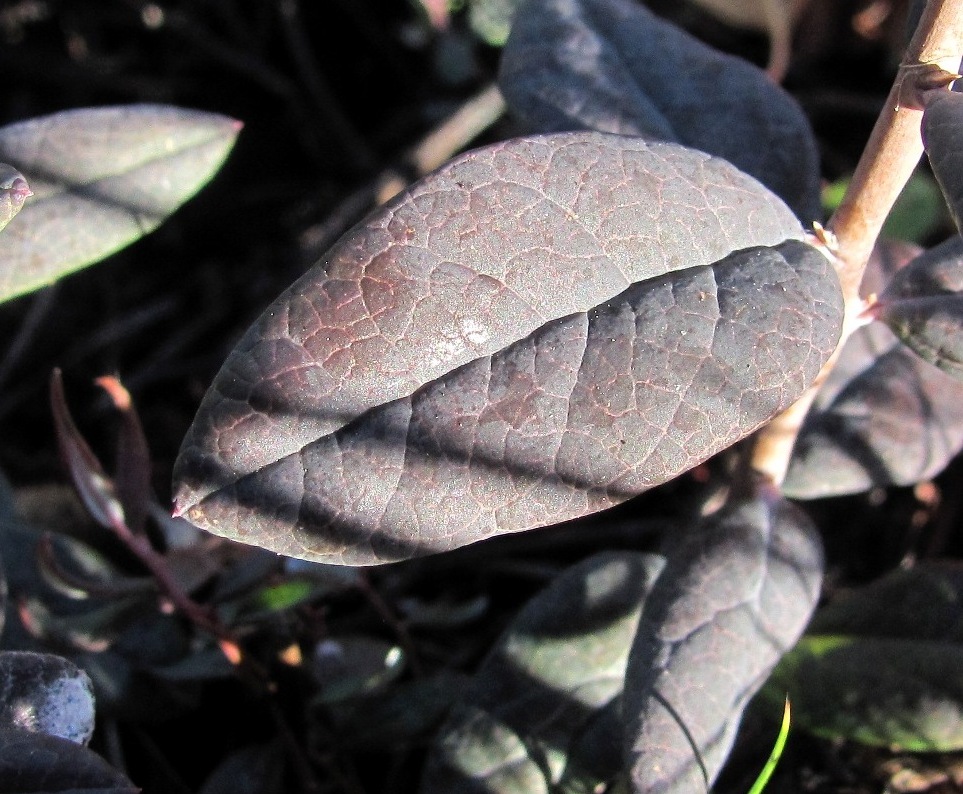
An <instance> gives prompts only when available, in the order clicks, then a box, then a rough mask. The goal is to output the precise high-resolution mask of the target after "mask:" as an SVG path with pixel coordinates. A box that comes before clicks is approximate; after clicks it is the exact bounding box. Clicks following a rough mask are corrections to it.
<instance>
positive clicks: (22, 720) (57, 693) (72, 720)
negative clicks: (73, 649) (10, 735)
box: [0, 651, 94, 744]
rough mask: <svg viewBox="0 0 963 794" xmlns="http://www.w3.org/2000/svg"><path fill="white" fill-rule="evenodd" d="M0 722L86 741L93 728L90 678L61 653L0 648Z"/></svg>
mask: <svg viewBox="0 0 963 794" xmlns="http://www.w3.org/2000/svg"><path fill="white" fill-rule="evenodd" d="M0 728H19V729H21V730H25V731H33V732H35V733H45V734H49V735H51V736H59V737H60V738H62V739H67V740H69V741H71V742H76V743H77V744H87V742H88V741H90V737H91V736H92V735H93V732H94V691H93V686H92V685H91V683H90V678H89V677H88V676H87V674H86V673H85V672H84V671H83V670H81V669H80V668H78V667H77V665H75V664H74V663H73V662H71V661H68V660H67V659H64V658H62V657H60V656H53V655H51V654H46V653H31V652H29V651H3V652H0Z"/></svg>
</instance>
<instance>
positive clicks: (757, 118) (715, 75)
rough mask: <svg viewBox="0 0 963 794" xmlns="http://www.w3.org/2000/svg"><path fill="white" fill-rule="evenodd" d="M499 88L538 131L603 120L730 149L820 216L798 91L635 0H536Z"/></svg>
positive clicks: (619, 127) (521, 14) (741, 163)
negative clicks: (796, 97)
mask: <svg viewBox="0 0 963 794" xmlns="http://www.w3.org/2000/svg"><path fill="white" fill-rule="evenodd" d="M499 86H500V87H501V89H502V92H503V93H504V94H505V99H506V100H507V101H508V104H509V107H511V109H512V110H513V111H514V112H515V113H517V114H518V115H520V116H521V117H522V119H524V120H525V121H526V122H527V123H528V124H529V125H530V128H531V129H533V130H534V131H536V132H557V131H562V130H576V129H594V130H599V131H600V132H615V133H619V134H621V135H635V136H642V137H648V138H656V139H658V140H665V141H676V142H678V143H681V144H684V145H686V146H691V147H692V148H694V149H701V150H702V151H705V152H709V153H710V154H713V155H716V156H718V157H723V158H725V159H726V160H728V161H729V162H731V163H733V164H734V165H736V166H737V167H738V168H740V169H741V170H742V171H744V172H746V173H747V174H750V175H751V176H753V177H755V178H756V179H758V180H759V181H761V182H762V183H763V184H765V185H766V186H767V187H769V188H770V189H771V190H772V191H773V192H774V193H776V194H777V195H779V196H781V197H782V198H783V200H785V201H786V203H787V204H789V205H790V206H791V207H792V208H793V210H794V211H795V212H796V214H797V215H798V216H799V217H800V218H801V219H802V220H804V221H805V222H807V223H808V222H809V221H811V220H813V219H815V218H817V217H818V213H819V167H818V163H819V157H818V153H817V149H816V141H815V138H814V136H813V133H812V131H811V129H810V127H809V122H808V121H807V120H806V116H805V114H804V113H803V111H802V109H801V108H800V107H799V106H798V105H797V104H796V102H795V100H794V99H792V97H790V96H789V94H787V93H786V92H785V91H783V90H782V89H781V88H779V87H778V86H777V85H776V84H775V83H774V82H773V81H772V80H771V79H770V78H769V77H768V76H767V75H766V74H765V73H764V72H763V71H762V70H761V69H758V68H756V67H755V66H753V65H752V64H750V63H748V62H746V61H744V60H742V59H740V58H735V57H733V56H730V55H725V54H723V53H721V52H718V51H717V50H714V49H712V48H711V47H708V46H707V45H705V44H703V43H702V42H700V41H698V40H697V39H695V38H693V37H692V36H690V35H689V34H687V33H685V32H684V31H682V30H680V29H679V28H677V27H675V26H674V25H672V24H671V23H669V22H666V21H663V20H661V19H659V18H658V17H657V16H655V15H654V14H653V13H652V12H651V11H648V10H647V9H646V8H645V7H644V6H642V5H640V4H639V3H636V2H632V1H631V0H529V2H527V3H525V4H524V5H522V6H521V7H520V8H519V10H518V13H517V14H516V17H515V22H514V24H513V26H512V32H511V35H510V36H509V39H508V43H507V44H506V45H505V51H504V53H503V56H502V62H501V68H500V74H499Z"/></svg>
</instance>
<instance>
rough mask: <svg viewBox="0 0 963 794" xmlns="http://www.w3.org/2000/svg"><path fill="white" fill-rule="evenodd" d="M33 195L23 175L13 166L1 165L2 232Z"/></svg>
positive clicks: (0, 206) (0, 201) (0, 202)
mask: <svg viewBox="0 0 963 794" xmlns="http://www.w3.org/2000/svg"><path fill="white" fill-rule="evenodd" d="M32 195H33V191H32V190H31V189H30V186H29V185H28V184H27V180H26V179H25V178H24V176H23V174H21V173H20V172H19V171H18V170H17V169H16V168H14V167H13V166H12V165H7V164H6V163H0V230H3V228H4V227H5V226H6V225H7V224H8V223H10V221H11V220H13V216H14V215H16V214H17V213H18V212H20V209H21V208H22V207H23V203H24V202H25V201H26V200H27V199H28V198H29V197H30V196H32Z"/></svg>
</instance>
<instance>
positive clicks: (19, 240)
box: [0, 105, 241, 300]
mask: <svg viewBox="0 0 963 794" xmlns="http://www.w3.org/2000/svg"><path fill="white" fill-rule="evenodd" d="M240 127H241V125H240V123H239V122H237V121H234V120H233V119H229V118H226V117H224V116H220V115H217V114H214V113H203V112H201V111H195V110H184V109H181V108H174V107H167V106H162V105H129V106H121V107H108V108H89V109H84V110H71V111H65V112H63V113H55V114H53V115H51V116H44V117H42V118H37V119H31V120H29V121H22V122H19V123H16V124H10V125H7V126H5V127H0V160H3V161H6V162H9V163H11V164H12V165H13V166H15V167H16V168H17V169H18V170H20V171H21V172H22V173H23V174H24V176H25V177H26V179H27V181H28V182H29V183H30V189H31V190H32V191H33V194H34V195H33V198H32V199H31V200H30V201H29V202H27V204H26V205H25V206H24V208H23V209H22V210H21V212H20V215H19V216H18V218H17V221H16V223H13V224H11V225H10V226H9V227H8V228H6V229H5V230H4V231H3V238H2V247H0V300H6V299H9V298H12V297H15V296H17V295H20V294H22V293H25V292H29V291H30V290H33V289H37V288H38V287H41V286H43V285H45V284H49V283H51V282H52V281H55V280H56V279H58V278H60V277H62V276H64V275H66V274H68V273H71V272H73V271H75V270H78V269H79V268H82V267H84V266H86V265H88V264H91V263H93V262H96V261H97V260H99V259H103V258H104V257H105V256H107V255H108V254H112V253H113V252H114V251H117V250H118V249H120V248H123V247H124V246H125V245H128V244H129V243H132V242H133V241H134V240H137V239H138V238H140V237H142V236H143V235H145V234H147V233H148V232H150V231H152V230H153V229H154V228H156V227H157V226H158V225H159V224H160V223H161V222H162V221H163V220H164V219H165V218H167V216H169V215H170V214H171V213H172V212H174V210H176V209H177V208H178V207H179V206H180V205H181V204H183V203H184V202H185V201H186V200H187V199H189V198H190V197H191V196H193V195H194V194H195V193H196V192H197V191H198V189H200V188H201V187H202V186H203V185H204V184H206V183H207V181H208V180H209V179H210V178H211V177H212V176H213V174H214V173H215V172H216V171H217V169H218V168H219V167H220V165H221V163H222V162H223V160H224V158H225V157H226V156H227V153H228V151H229V150H230V148H231V146H232V145H233V144H234V140H235V138H236V137H237V134H238V132H239V130H240Z"/></svg>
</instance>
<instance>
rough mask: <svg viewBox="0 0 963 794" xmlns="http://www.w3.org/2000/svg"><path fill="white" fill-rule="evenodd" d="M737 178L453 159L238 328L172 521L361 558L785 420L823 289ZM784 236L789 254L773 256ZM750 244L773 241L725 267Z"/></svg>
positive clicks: (184, 456) (549, 503)
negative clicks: (240, 334)
mask: <svg viewBox="0 0 963 794" xmlns="http://www.w3.org/2000/svg"><path fill="white" fill-rule="evenodd" d="M799 231H800V230H799V227H798V223H797V222H796V221H795V220H794V219H793V217H792V215H791V213H790V212H789V210H788V209H787V208H786V207H785V206H784V205H782V204H781V203H780V202H779V201H778V200H777V199H776V198H775V197H774V196H772V194H770V193H768V191H766V190H765V189H764V188H762V187H761V186H759V185H758V184H757V183H755V182H754V181H752V180H750V179H749V178H748V177H745V176H744V175H742V174H740V173H739V172H738V171H736V170H735V169H733V168H732V167H731V166H730V165H728V164H727V163H725V162H723V161H720V160H717V159H713V158H709V157H707V156H706V155H704V154H702V153H699V152H694V151H692V150H687V149H684V148H681V147H678V146H674V145H671V144H663V143H657V144H650V143H646V142H644V141H639V140H636V139H629V138H622V137H617V136H607V135H600V134H596V133H578V134H568V135H556V136H544V137H534V138H527V139H516V140H514V141H510V142H506V143H503V144H499V145H496V146H494V147H491V148H489V149H487V150H481V151H478V152H474V153H469V154H468V155H465V156H463V157H461V158H459V159H458V160H456V161H454V162H453V163H452V164H450V165H449V166H446V167H445V168H443V169H441V171H439V172H436V174H434V175H433V176H430V177H428V178H427V179H425V180H423V181H422V182H421V183H419V184H417V185H415V186H414V187H413V188H412V189H411V190H409V191H408V192H407V193H406V194H404V195H402V196H401V197H399V198H398V199H396V200H395V201H394V202H393V203H392V204H390V205H388V206H387V207H385V208H384V209H382V210H380V211H379V212H377V213H376V214H374V215H373V216H372V217H371V218H370V219H369V220H368V221H367V222H366V223H363V224H362V225H361V226H359V227H358V228H356V229H355V230H354V231H353V232H352V233H349V235H348V236H346V237H345V238H344V239H343V240H342V241H341V242H340V243H339V244H338V245H337V246H336V247H335V248H334V249H333V250H332V251H331V252H330V253H329V255H328V256H327V257H326V258H325V261H324V262H322V264H321V265H320V266H319V267H318V268H316V269H315V270H313V271H312V272H310V273H309V274H307V275H306V276H305V277H304V278H303V279H302V280H301V281H300V282H298V283H297V284H295V285H294V287H292V288H291V290H289V291H288V292H286V293H285V294H284V295H282V296H281V298H279V300H278V301H277V302H275V304H274V305H273V306H272V307H270V308H269V309H268V311H267V312H266V313H265V315H264V316H263V317H262V318H261V320H260V321H259V322H258V323H257V324H255V326H253V327H252V329H250V330H249V332H248V333H247V334H246V336H245V337H244V339H242V341H241V342H240V344H239V345H238V347H237V349H236V350H235V351H234V353H233V354H232V355H231V357H230V358H229V359H228V361H227V362H226V364H225V366H224V368H223V369H222V371H221V373H220V374H219V375H218V377H217V378H216V380H215V382H214V384H213V386H212V387H211V390H210V391H209V393H208V395H207V396H206V397H205V400H204V402H203V403H202V405H201V408H200V411H199V414H198V416H197V418H196V419H195V423H194V426H193V427H192V429H191V432H190V433H189V434H188V437H187V438H186V439H185V442H184V446H183V447H182V451H181V455H180V457H179V460H178V463H177V466H176V467H175V483H176V488H175V491H176V504H177V509H178V510H179V511H181V512H182V513H184V514H186V515H187V517H188V518H190V520H192V521H193V522H194V523H196V524H198V525H199V526H202V527H204V528H205V529H209V530H212V531H214V532H217V533H220V534H224V535H227V536H229V537H232V538H234V539H237V540H242V541H245V542H248V543H257V544H259V545H263V546H266V547H267V548H271V549H272V550H274V551H278V552H280V553H284V554H288V555H291V556H299V557H306V558H311V559H319V560H325V561H331V562H343V563H350V564H371V563H377V562H384V561H388V560H394V559H399V558H404V557H409V556H414V555H417V554H425V553H429V552H437V551H442V550H446V549H450V548H453V547H455V546H458V545H463V544H466V543H470V542H473V541H476V540H479V539H482V538H484V537H487V536H489V535H491V534H493V533H497V532H507V531H517V530H522V529H529V528H532V527H535V526H541V525H545V524H550V523H555V522H558V521H562V520H565V519H568V518H572V517H575V516H579V515H584V514H585V513H588V512H592V511H594V510H599V509H601V508H604V507H607V506H610V505H612V504H615V503H617V502H619V501H622V500H624V499H626V498H628V497H630V496H632V495H634V494H636V493H639V492H640V491H642V490H644V489H646V488H649V487H652V486H653V485H655V484H658V483H660V482H663V481H665V480H667V479H670V478H671V477H674V476H676V475H677V474H679V473H681V472H682V471H685V470H686V469H688V468H690V467H691V466H693V465H695V464H696V463H698V462H699V461H701V460H704V459H705V458H706V457H708V456H710V455H712V454H714V453H715V452H717V451H719V450H721V449H724V448H726V447H728V446H729V445H731V444H732V443H734V442H735V441H736V440H738V439H739V438H741V437H743V436H745V435H746V434H747V433H749V432H751V431H752V430H753V429H755V428H756V427H758V426H759V425H760V424H761V423H763V422H764V421H766V420H767V419H769V418H770V417H771V416H772V415H773V414H774V413H775V412H777V411H779V410H780V409H782V408H784V407H786V406H787V405H789V404H790V403H791V402H792V401H793V400H794V399H795V398H796V396H797V395H798V394H799V393H800V392H801V390H802V389H804V388H805V386H806V385H807V384H808V383H809V381H810V380H811V379H812V378H813V377H814V376H815V373H816V372H817V371H818V369H819V367H820V366H821V364H822V362H823V361H824V360H825V358H826V357H827V356H828V355H829V353H830V352H831V351H832V349H833V347H834V345H835V343H836V340H837V338H838V333H839V318H840V313H841V299H840V297H839V287H838V283H837V282H836V278H835V274H834V273H833V272H832V269H831V267H829V265H828V263H827V262H826V260H825V259H824V258H823V257H822V256H821V255H820V254H818V253H817V252H816V251H815V249H812V248H810V247H809V246H807V245H805V244H804V243H801V242H798V241H796V240H789V241H787V242H785V243H782V241H783V240H785V239H786V238H787V237H794V236H796V235H797V234H798V233H799ZM780 243H782V244H781V245H780ZM753 244H756V245H760V244H761V245H773V244H775V245H776V246H777V247H775V248H764V247H758V248H754V249H752V250H746V251H741V252H740V253H737V254H733V255H731V256H729V257H728V258H727V255H728V254H729V253H730V252H731V251H733V250H739V249H743V248H747V247H748V246H751V245H753Z"/></svg>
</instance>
